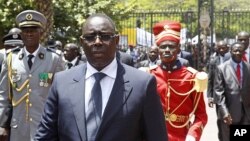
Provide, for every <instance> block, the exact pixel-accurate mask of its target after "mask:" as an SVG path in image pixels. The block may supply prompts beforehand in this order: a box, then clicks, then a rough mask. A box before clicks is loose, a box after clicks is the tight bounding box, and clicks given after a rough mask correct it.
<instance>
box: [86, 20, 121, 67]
mask: <svg viewBox="0 0 250 141" xmlns="http://www.w3.org/2000/svg"><path fill="white" fill-rule="evenodd" d="M118 42H119V37H118V36H117V35H115V27H114V26H113V25H112V23H111V22H110V21H109V20H108V19H105V18H102V17H92V18H91V19H89V20H87V21H86V24H85V26H84V27H83V35H82V36H81V43H82V46H83V49H84V52H85V55H86V58H87V60H88V62H89V63H90V64H91V65H92V66H93V67H94V68H96V69H97V70H98V71H100V70H102V69H103V68H104V67H106V66H107V65H108V64H110V63H111V62H112V61H113V59H114V57H115V52H116V46H117V44H118Z"/></svg>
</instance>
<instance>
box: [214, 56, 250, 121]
mask: <svg viewBox="0 0 250 141" xmlns="http://www.w3.org/2000/svg"><path fill="white" fill-rule="evenodd" d="M231 61H232V60H231V59H230V60H228V61H226V62H225V63H223V64H221V65H219V66H218V68H217V71H216V73H217V75H215V81H214V94H215V102H216V104H217V105H218V110H219V113H218V117H219V118H223V117H224V116H226V115H227V114H230V115H231V117H232V119H233V123H237V122H239V121H240V119H241V117H242V115H243V112H242V111H243V108H244V110H245V112H246V116H247V118H248V120H250V96H249V92H250V79H249V78H250V65H249V64H248V63H246V62H244V61H243V62H242V63H243V82H242V87H240V85H239V83H238V80H237V76H236V74H235V69H234V68H233V66H232V64H231ZM240 99H242V102H241V100H240ZM242 105H243V107H242Z"/></svg>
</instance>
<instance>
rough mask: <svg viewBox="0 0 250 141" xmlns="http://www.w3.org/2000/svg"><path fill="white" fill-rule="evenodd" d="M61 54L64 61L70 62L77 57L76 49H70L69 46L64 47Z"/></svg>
mask: <svg viewBox="0 0 250 141" xmlns="http://www.w3.org/2000/svg"><path fill="white" fill-rule="evenodd" d="M63 54H64V57H65V59H66V60H67V61H70V62H71V61H73V60H74V59H75V58H76V57H77V56H78V49H77V47H72V46H71V45H65V47H64V51H63Z"/></svg>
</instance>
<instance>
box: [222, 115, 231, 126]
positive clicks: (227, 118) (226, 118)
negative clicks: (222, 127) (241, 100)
mask: <svg viewBox="0 0 250 141" xmlns="http://www.w3.org/2000/svg"><path fill="white" fill-rule="evenodd" d="M223 121H224V123H226V124H227V125H231V124H232V121H233V120H232V117H231V116H230V115H227V116H226V117H224V118H223Z"/></svg>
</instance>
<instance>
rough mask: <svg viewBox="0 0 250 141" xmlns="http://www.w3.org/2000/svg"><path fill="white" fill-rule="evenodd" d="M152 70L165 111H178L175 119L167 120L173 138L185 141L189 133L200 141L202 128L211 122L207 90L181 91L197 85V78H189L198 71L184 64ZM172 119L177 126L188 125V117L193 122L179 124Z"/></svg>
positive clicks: (170, 140) (171, 139) (169, 134)
mask: <svg viewBox="0 0 250 141" xmlns="http://www.w3.org/2000/svg"><path fill="white" fill-rule="evenodd" d="M150 73H151V74H153V75H154V76H155V77H156V80H157V91H158V94H159V95H160V98H161V103H162V106H163V110H164V112H165V115H166V113H170V114H172V115H176V116H174V117H175V118H172V119H174V120H170V119H168V120H166V127H167V132H168V138H169V141H185V138H186V136H187V135H188V134H189V135H191V136H193V137H195V139H196V141H199V140H200V137H201V134H202V130H203V128H204V126H205V125H206V123H207V113H206V107H205V103H204V98H203V93H202V92H200V93H197V92H196V91H195V90H194V91H192V92H191V93H190V94H186V95H181V94H185V93H187V92H189V91H190V90H192V89H193V86H194V82H193V81H188V80H191V79H193V78H194V77H195V74H194V73H192V72H191V71H189V70H188V69H187V67H184V66H182V67H181V68H179V69H176V70H174V71H172V72H168V71H164V70H163V69H162V68H161V67H159V66H158V67H157V68H155V69H151V70H150ZM171 79H172V80H171ZM175 80H179V81H175ZM171 88H172V89H171ZM168 90H170V95H169V97H167V94H168ZM174 91H175V92H174ZM177 93H178V94H177ZM197 102H198V103H197ZM196 103H197V104H198V105H197V106H195V105H196ZM195 107H197V108H196V110H195V111H194V114H193V118H191V119H189V118H188V116H189V115H190V114H191V112H192V111H193V110H194V109H195ZM170 117H171V116H170ZM170 121H172V123H173V124H174V125H177V126H181V125H184V124H185V122H186V121H190V122H189V124H187V126H184V127H181V128H176V127H174V126H172V125H170Z"/></svg>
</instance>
